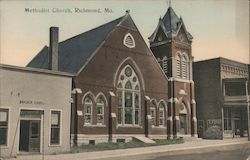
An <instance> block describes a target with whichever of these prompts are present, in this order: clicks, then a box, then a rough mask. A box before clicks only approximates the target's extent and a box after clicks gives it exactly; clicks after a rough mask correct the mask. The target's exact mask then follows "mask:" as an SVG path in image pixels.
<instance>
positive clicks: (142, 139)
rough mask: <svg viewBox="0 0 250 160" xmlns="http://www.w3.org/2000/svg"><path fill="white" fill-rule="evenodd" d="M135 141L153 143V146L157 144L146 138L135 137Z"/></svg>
mask: <svg viewBox="0 0 250 160" xmlns="http://www.w3.org/2000/svg"><path fill="white" fill-rule="evenodd" d="M133 140H134V141H139V142H143V143H151V144H152V143H155V141H153V140H152V139H149V138H147V137H145V136H133Z"/></svg>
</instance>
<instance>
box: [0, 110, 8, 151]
mask: <svg viewBox="0 0 250 160" xmlns="http://www.w3.org/2000/svg"><path fill="white" fill-rule="evenodd" d="M0 110H6V111H7V131H6V144H0V149H1V148H8V147H9V132H10V131H9V128H10V107H3V106H1V107H0Z"/></svg>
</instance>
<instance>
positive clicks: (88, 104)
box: [83, 96, 93, 125]
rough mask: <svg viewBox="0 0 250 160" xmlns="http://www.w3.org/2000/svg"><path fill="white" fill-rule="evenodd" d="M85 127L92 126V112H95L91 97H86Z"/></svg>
mask: <svg viewBox="0 0 250 160" xmlns="http://www.w3.org/2000/svg"><path fill="white" fill-rule="evenodd" d="M83 110H84V125H91V124H92V110H93V101H92V99H91V98H90V96H86V97H85V99H84V109H83Z"/></svg>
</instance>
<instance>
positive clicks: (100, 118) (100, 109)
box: [96, 96, 104, 125]
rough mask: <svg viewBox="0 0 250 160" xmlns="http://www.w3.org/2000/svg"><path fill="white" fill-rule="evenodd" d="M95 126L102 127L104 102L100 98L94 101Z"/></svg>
mask: <svg viewBox="0 0 250 160" xmlns="http://www.w3.org/2000/svg"><path fill="white" fill-rule="evenodd" d="M96 113H97V125H104V100H103V98H102V97H101V96H99V97H98V98H97V101H96Z"/></svg>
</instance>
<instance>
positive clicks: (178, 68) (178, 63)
mask: <svg viewBox="0 0 250 160" xmlns="http://www.w3.org/2000/svg"><path fill="white" fill-rule="evenodd" d="M176 77H179V78H180V77H181V56H180V55H179V54H178V55H177V57H176Z"/></svg>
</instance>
